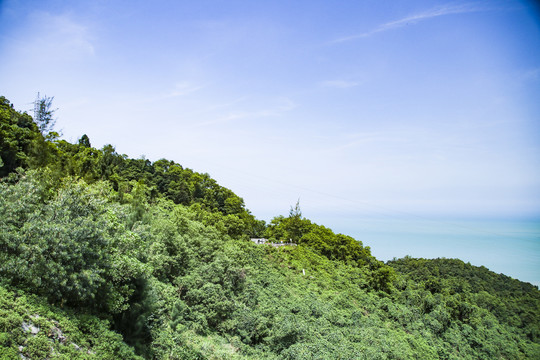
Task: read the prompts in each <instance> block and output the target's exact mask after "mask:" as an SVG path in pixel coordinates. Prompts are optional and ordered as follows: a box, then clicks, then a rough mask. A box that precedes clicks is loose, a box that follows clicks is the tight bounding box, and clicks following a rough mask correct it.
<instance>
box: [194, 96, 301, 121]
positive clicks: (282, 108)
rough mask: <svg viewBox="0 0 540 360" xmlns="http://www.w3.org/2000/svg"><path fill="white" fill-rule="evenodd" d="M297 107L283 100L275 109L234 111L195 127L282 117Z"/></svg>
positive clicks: (288, 100) (286, 99)
mask: <svg viewBox="0 0 540 360" xmlns="http://www.w3.org/2000/svg"><path fill="white" fill-rule="evenodd" d="M295 107H296V104H295V103H294V102H293V101H292V100H290V99H288V98H281V99H280V100H279V102H278V104H276V105H275V106H273V107H268V108H265V109H261V110H252V111H245V110H238V111H232V112H230V113H229V114H227V115H225V116H222V117H218V118H216V119H213V120H209V121H204V122H200V123H198V124H197V125H196V126H195V127H203V126H209V125H216V124H223V123H228V122H231V121H235V120H241V119H255V118H265V117H272V116H280V115H282V114H283V113H285V112H288V111H291V110H293V109H294V108H295Z"/></svg>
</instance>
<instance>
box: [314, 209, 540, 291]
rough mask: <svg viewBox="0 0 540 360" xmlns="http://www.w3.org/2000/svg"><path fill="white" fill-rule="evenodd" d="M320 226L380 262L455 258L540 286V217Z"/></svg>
mask: <svg viewBox="0 0 540 360" xmlns="http://www.w3.org/2000/svg"><path fill="white" fill-rule="evenodd" d="M321 220H322V219H321ZM321 223H323V224H328V225H329V226H330V227H332V229H333V230H334V231H336V232H340V233H344V234H347V235H351V236H353V237H354V238H355V239H357V240H360V241H362V242H363V244H364V245H365V246H369V247H371V251H372V254H373V255H374V256H375V257H377V258H378V259H380V260H383V261H387V260H391V259H392V258H394V257H397V258H400V257H403V256H405V255H410V256H412V257H423V258H437V257H446V258H458V259H461V260H463V261H465V262H470V263H471V264H472V265H476V266H480V265H483V266H485V267H487V268H488V269H490V270H491V271H494V272H496V273H503V274H505V275H508V276H511V277H513V278H516V279H519V280H521V281H526V282H530V283H532V284H534V285H537V286H540V219H526V220H515V219H514V220H504V219H492V220H454V219H428V218H420V217H418V218H417V217H410V218H407V219H403V218H398V219H395V218H394V219H378V218H373V217H363V216H350V217H347V216H345V217H339V218H333V219H328V218H326V219H324V221H321ZM330 224H332V225H330Z"/></svg>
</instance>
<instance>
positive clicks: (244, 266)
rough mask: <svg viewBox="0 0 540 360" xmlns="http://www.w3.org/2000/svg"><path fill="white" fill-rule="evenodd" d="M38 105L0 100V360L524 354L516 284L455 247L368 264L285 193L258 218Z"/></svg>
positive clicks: (533, 291) (220, 192)
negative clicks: (62, 134)
mask: <svg viewBox="0 0 540 360" xmlns="http://www.w3.org/2000/svg"><path fill="white" fill-rule="evenodd" d="M44 110H47V107H45V109H44ZM45 115H46V116H45V117H44V118H38V119H36V121H34V120H33V119H32V118H31V117H30V116H29V115H27V114H24V113H20V112H18V111H16V110H14V109H13V107H12V105H11V104H10V103H9V102H8V101H7V100H6V99H5V98H0V157H1V160H0V166H1V167H0V176H1V177H2V179H1V181H0V249H1V252H0V358H2V359H4V358H5V359H20V358H22V357H24V358H31V359H44V358H50V359H75V358H81V359H82V358H84V359H87V358H96V359H136V358H141V357H142V358H147V359H438V358H440V359H534V358H538V357H539V355H540V332H539V324H540V292H539V291H538V288H536V287H534V286H532V285H530V284H526V283H523V282H519V281H517V280H514V279H511V278H508V277H506V276H504V275H497V274H494V273H492V272H490V271H489V270H487V269H485V268H482V267H481V268H478V267H474V266H471V265H469V264H465V263H463V262H461V261H459V260H450V259H436V260H425V259H412V258H408V257H407V258H404V259H399V260H395V261H392V262H389V263H388V264H384V263H382V262H380V261H378V260H377V259H375V258H374V257H373V256H372V255H371V253H370V250H369V248H368V247H365V246H363V244H362V243H361V242H360V241H357V240H355V239H353V238H351V237H349V236H345V235H341V234H335V233H334V232H332V230H330V229H328V228H326V227H324V226H321V225H317V224H314V223H312V222H311V221H309V220H308V219H306V218H304V217H302V214H301V211H300V207H299V206H298V204H297V206H296V207H294V208H291V211H290V213H289V215H288V216H287V217H285V216H278V217H276V218H274V219H273V220H272V221H271V223H270V224H265V223H264V222H263V221H259V220H257V219H255V217H254V216H253V215H252V214H250V212H249V211H248V210H247V209H246V208H245V206H244V202H243V200H242V199H241V198H240V197H238V196H237V195H235V194H234V193H233V192H232V191H230V190H229V189H226V188H223V187H221V186H219V185H218V184H217V183H216V182H215V181H214V180H213V179H212V178H210V176H209V175H207V174H199V173H196V172H194V171H192V170H190V169H185V168H183V167H182V166H180V165H179V164H177V163H175V162H173V161H168V160H158V161H155V162H151V161H149V160H146V159H130V158H128V157H127V156H125V155H121V154H118V153H117V152H116V151H115V149H114V148H113V147H112V146H111V145H107V146H105V147H103V148H102V149H95V148H93V147H92V146H91V144H90V139H88V137H87V136H82V137H81V139H80V140H79V141H78V143H77V144H70V143H68V142H66V141H64V140H61V139H59V136H58V134H56V133H54V132H53V131H52V129H51V127H50V126H47V125H48V124H49V123H50V120H51V119H50V117H47V112H46V111H45ZM49 115H50V113H49ZM251 236H265V237H267V238H269V239H275V240H289V239H292V240H293V241H294V242H296V243H297V244H298V246H286V247H280V248H274V247H271V246H261V245H259V246H258V245H255V244H253V243H252V242H250V241H248V239H249V237H251Z"/></svg>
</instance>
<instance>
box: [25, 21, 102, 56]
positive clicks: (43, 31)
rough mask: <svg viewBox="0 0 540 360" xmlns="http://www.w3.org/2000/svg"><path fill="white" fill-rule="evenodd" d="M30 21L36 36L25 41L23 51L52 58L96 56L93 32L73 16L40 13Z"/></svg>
mask: <svg viewBox="0 0 540 360" xmlns="http://www.w3.org/2000/svg"><path fill="white" fill-rule="evenodd" d="M30 20H31V21H32V22H33V25H34V26H35V28H33V31H34V32H35V33H36V34H37V35H36V36H33V38H32V39H31V40H30V41H27V40H25V41H24V42H22V46H21V49H22V50H23V51H25V52H27V53H32V54H35V56H36V57H39V58H50V59H57V58H62V59H73V58H83V57H87V56H93V55H94V54H95V46H94V38H93V36H92V33H91V29H90V28H89V27H88V26H86V25H84V24H81V23H80V22H78V21H76V20H75V19H73V18H72V17H71V16H69V15H55V14H51V13H48V12H37V13H34V14H32V15H31V16H30Z"/></svg>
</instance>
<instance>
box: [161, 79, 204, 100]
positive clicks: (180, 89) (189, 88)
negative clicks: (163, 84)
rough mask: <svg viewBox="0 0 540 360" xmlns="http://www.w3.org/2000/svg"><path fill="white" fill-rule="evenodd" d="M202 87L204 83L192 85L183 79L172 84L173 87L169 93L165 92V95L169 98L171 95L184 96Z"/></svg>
mask: <svg viewBox="0 0 540 360" xmlns="http://www.w3.org/2000/svg"><path fill="white" fill-rule="evenodd" d="M203 88H204V85H194V84H191V83H189V82H187V81H183V82H179V83H176V84H175V85H174V89H173V90H172V91H170V92H169V93H167V94H166V95H165V97H167V98H171V97H179V96H185V95H188V94H191V93H193V92H195V91H198V90H200V89H203Z"/></svg>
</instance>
